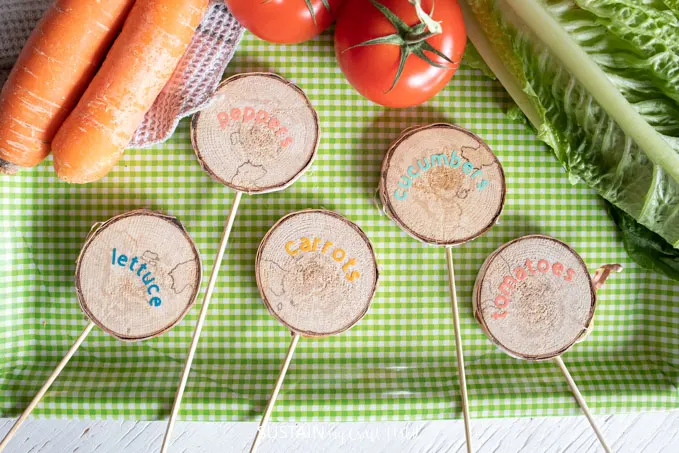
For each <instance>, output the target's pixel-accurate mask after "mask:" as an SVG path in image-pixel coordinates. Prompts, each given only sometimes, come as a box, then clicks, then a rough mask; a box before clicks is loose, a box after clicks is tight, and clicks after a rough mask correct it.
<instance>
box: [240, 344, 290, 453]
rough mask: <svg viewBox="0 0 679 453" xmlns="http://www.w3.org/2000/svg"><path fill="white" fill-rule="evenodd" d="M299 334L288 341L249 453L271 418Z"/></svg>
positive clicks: (255, 449)
mask: <svg viewBox="0 0 679 453" xmlns="http://www.w3.org/2000/svg"><path fill="white" fill-rule="evenodd" d="M299 337H300V336H299V334H296V333H294V332H293V333H292V340H291V341H290V347H288V353H287V354H286V356H285V360H284V361H283V365H282V366H281V372H280V374H279V375H278V380H277V381H276V385H275V386H274V388H273V393H271V398H269V403H268V404H267V405H266V410H265V411H264V415H263V416H262V420H261V421H260V422H259V427H258V428H257V434H256V435H255V440H254V441H253V442H252V447H250V453H254V452H256V451H257V445H258V444H259V441H260V439H261V438H262V436H263V434H262V433H263V432H264V428H266V425H267V423H269V419H270V418H271V413H272V412H273V407H274V405H275V404H276V399H277V398H278V393H279V392H280V391H281V387H282V386H283V381H284V380H285V375H286V374H287V373H288V368H289V367H290V362H292V356H293V354H294V353H295V348H297V343H298V342H299Z"/></svg>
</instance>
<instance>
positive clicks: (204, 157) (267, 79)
mask: <svg viewBox="0 0 679 453" xmlns="http://www.w3.org/2000/svg"><path fill="white" fill-rule="evenodd" d="M230 95H233V96H230ZM235 95H237V96H238V98H235ZM291 99H292V100H294V101H295V103H294V105H293V106H292V107H294V108H292V107H290V106H283V105H280V104H281V103H284V102H285V101H289V100H291ZM246 107H250V108H252V109H253V111H254V112H255V115H257V114H258V113H259V111H265V112H268V113H270V112H275V113H274V114H272V115H271V116H270V117H269V118H270V119H269V122H268V123H266V125H270V124H271V118H272V117H276V119H277V121H278V122H279V123H280V128H281V129H279V131H282V129H283V128H284V129H286V130H287V132H285V133H282V134H280V136H278V135H276V133H274V132H273V131H272V130H271V129H269V128H267V127H265V126H264V125H262V124H263V123H257V122H255V120H252V123H250V122H248V124H247V126H256V127H258V129H257V130H255V127H245V124H244V122H240V127H238V129H239V130H238V131H235V130H234V128H235V127H236V126H238V123H239V121H238V120H231V121H230V122H229V124H228V125H227V126H225V127H224V129H222V126H221V123H220V120H219V118H218V115H219V114H222V113H225V112H226V113H228V116H229V118H231V117H230V115H231V112H232V109H234V108H239V109H240V111H241V113H243V112H244V111H245V108H246ZM233 123H235V124H233ZM226 128H228V130H227V132H224V130H225V129H226ZM227 134H228V136H227ZM320 135H321V134H320V123H319V120H318V114H317V112H316V110H315V109H314V108H313V107H312V105H311V101H310V100H309V98H308V97H307V96H306V94H305V93H304V91H302V89H301V88H299V87H298V86H297V85H295V84H294V83H292V82H290V81H288V80H286V79H285V78H283V77H281V76H279V75H277V74H273V73H260V72H254V73H245V74H238V75H235V76H232V77H230V78H228V79H226V80H225V81H223V82H222V83H221V84H220V85H219V87H218V88H217V90H216V91H215V94H214V95H213V99H212V101H211V102H210V104H209V105H208V106H207V107H206V108H205V109H203V110H202V111H200V112H198V113H196V114H195V115H194V116H193V118H192V120H191V144H192V146H193V149H194V152H195V154H196V157H197V158H198V161H199V163H200V165H201V167H202V168H203V169H204V170H205V171H206V172H208V173H209V174H210V176H212V178H213V179H215V180H216V181H218V182H220V183H222V184H224V185H226V186H227V187H230V188H232V189H234V190H237V191H240V192H243V193H247V194H255V193H268V192H274V191H277V190H282V189H285V188H287V187H288V186H290V185H291V184H293V183H294V182H295V181H296V180H297V179H299V177H300V176H301V175H302V174H303V173H304V172H305V171H306V170H308V169H309V167H310V166H311V164H312V163H313V160H314V158H315V157H316V152H317V150H318V145H319V143H320ZM236 136H237V137H238V138H237V140H238V141H239V142H240V143H234V137H236ZM243 136H245V137H246V138H249V139H250V140H252V141H253V142H254V141H256V140H259V143H251V144H250V145H249V146H247V144H244V143H242V141H241V139H242V138H243ZM287 137H291V138H292V139H293V142H292V144H290V145H288V146H287V147H286V148H283V147H282V146H281V143H282V141H283V140H285V139H286V138H287ZM300 139H301V140H300ZM253 158H254V159H255V161H254V162H252V160H253ZM246 164H249V171H251V172H252V173H253V175H251V176H249V177H250V178H253V180H251V181H248V182H247V183H243V182H238V181H235V179H236V177H237V176H238V177H240V176H239V175H240V171H241V168H243V166H245V165H246ZM262 172H263V173H262ZM273 172H276V173H275V175H274V176H268V179H269V180H268V181H264V178H265V177H267V175H271V174H272V173H273ZM257 174H259V175H263V176H260V177H259V178H258V179H255V176H256V175H257ZM254 180H259V181H260V182H262V183H261V184H260V183H255V182H253V181H254Z"/></svg>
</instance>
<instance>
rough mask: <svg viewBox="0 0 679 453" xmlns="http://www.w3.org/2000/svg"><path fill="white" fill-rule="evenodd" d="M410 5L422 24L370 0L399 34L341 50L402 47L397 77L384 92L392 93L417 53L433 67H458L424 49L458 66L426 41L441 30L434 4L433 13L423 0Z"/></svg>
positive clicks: (413, 0) (375, 0) (370, 40)
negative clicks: (383, 46) (436, 19)
mask: <svg viewBox="0 0 679 453" xmlns="http://www.w3.org/2000/svg"><path fill="white" fill-rule="evenodd" d="M409 1H410V3H411V4H413V5H414V8H415V9H416V11H417V16H418V18H419V19H420V23H418V24H416V25H413V26H410V25H408V24H406V23H405V22H404V21H403V19H401V18H400V17H398V16H397V15H396V14H394V13H393V12H392V11H391V10H390V9H389V8H387V7H386V6H384V5H383V4H381V3H380V2H378V1H377V0H370V3H372V4H373V6H374V7H375V8H377V9H378V10H379V11H380V12H381V13H382V14H383V15H384V17H386V18H387V20H388V21H389V22H390V23H391V24H392V25H393V26H394V28H395V29H396V33H393V34H391V35H387V36H381V37H379V38H374V39H369V40H367V41H363V42H362V43H359V44H356V45H353V46H350V47H347V48H346V49H344V50H343V51H342V52H347V51H349V50H352V49H355V48H357V47H365V46H374V45H378V44H387V45H393V46H399V47H400V48H401V56H400V58H399V64H398V69H397V70H396V77H394V82H393V83H392V85H391V87H390V88H389V89H388V90H387V91H385V92H384V93H385V94H386V93H389V92H390V91H391V90H393V89H394V87H396V85H397V84H398V81H399V80H400V79H401V75H402V74H403V68H404V67H405V64H406V61H407V60H408V57H410V55H415V56H416V57H418V58H420V59H422V60H424V61H425V62H427V63H428V64H430V65H431V66H434V67H437V68H441V69H451V70H452V69H455V67H449V66H445V65H443V64H441V63H437V62H435V61H434V60H432V59H431V58H430V57H429V56H428V55H427V54H426V53H425V52H431V53H433V54H434V55H436V56H438V57H440V58H442V59H444V60H445V61H447V62H448V63H450V64H452V65H455V63H454V62H453V61H452V60H451V59H450V58H448V57H447V56H446V55H445V54H443V52H441V51H440V50H438V49H437V48H435V47H434V46H432V45H431V44H429V43H428V42H427V40H428V39H429V38H431V37H433V36H436V35H438V34H440V33H442V29H441V24H439V23H438V22H436V21H434V20H433V19H432V17H431V16H432V15H433V14H434V7H433V5H432V10H431V13H429V14H426V13H425V12H424V10H422V5H421V0H409Z"/></svg>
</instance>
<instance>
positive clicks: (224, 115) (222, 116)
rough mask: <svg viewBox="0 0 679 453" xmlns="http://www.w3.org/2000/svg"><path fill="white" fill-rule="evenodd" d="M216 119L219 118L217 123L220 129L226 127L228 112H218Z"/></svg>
mask: <svg viewBox="0 0 679 453" xmlns="http://www.w3.org/2000/svg"><path fill="white" fill-rule="evenodd" d="M217 119H218V120H219V125H220V126H221V127H222V129H226V126H228V124H229V114H228V113H226V112H219V113H218V114H217Z"/></svg>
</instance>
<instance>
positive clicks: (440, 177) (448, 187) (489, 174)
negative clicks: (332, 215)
mask: <svg viewBox="0 0 679 453" xmlns="http://www.w3.org/2000/svg"><path fill="white" fill-rule="evenodd" d="M505 187H506V186H505V176H504V171H503V169H502V165H501V164H500V161H499V160H498V159H497V157H496V156H495V155H494V154H493V152H492V151H491V150H490V148H489V147H488V146H487V145H486V144H485V143H484V142H483V141H482V140H481V139H480V138H479V137H477V136H476V135H474V134H472V133H471V132H469V131H467V130H465V129H462V128H459V127H457V126H453V125H451V124H431V125H427V126H418V127H413V128H410V129H407V130H405V131H404V132H403V134H402V135H401V137H399V138H398V139H397V140H396V141H395V142H394V143H393V144H392V145H391V147H390V148H389V150H388V151H387V153H386V155H385V157H384V161H383V163H382V175H381V178H380V198H381V199H382V203H383V204H384V207H385V211H386V213H387V215H389V217H391V218H392V219H393V220H394V221H395V222H396V223H397V224H398V225H399V226H400V227H401V228H402V229H403V230H405V231H406V232H407V233H408V234H410V235H411V236H413V237H415V238H416V239H418V240H420V241H423V242H426V243H430V244H436V245H445V246H450V245H457V244H462V243H464V242H467V241H469V240H471V239H474V238H475V237H477V236H480V235H481V234H483V233H484V232H486V231H487V230H488V229H489V228H490V227H492V226H493V225H494V224H495V222H496V221H497V219H498V217H499V216H500V213H501V212H502V207H503V205H504V200H505Z"/></svg>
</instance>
